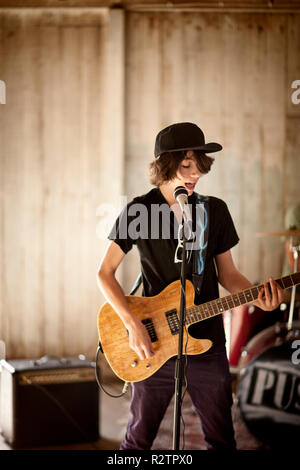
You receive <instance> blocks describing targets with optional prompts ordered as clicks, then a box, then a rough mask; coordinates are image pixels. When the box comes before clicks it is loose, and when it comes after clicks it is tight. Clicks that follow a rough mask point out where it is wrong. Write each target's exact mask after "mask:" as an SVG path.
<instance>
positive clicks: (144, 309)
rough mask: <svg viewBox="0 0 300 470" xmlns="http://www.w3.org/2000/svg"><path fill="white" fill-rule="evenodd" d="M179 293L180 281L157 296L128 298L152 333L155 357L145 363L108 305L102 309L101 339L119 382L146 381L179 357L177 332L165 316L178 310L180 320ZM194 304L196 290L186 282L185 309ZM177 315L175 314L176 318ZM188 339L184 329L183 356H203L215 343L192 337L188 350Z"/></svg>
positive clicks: (120, 321) (99, 329)
mask: <svg viewBox="0 0 300 470" xmlns="http://www.w3.org/2000/svg"><path fill="white" fill-rule="evenodd" d="M180 291H181V287H180V281H175V282H172V283H171V284H170V285H169V286H167V287H166V288H165V289H164V290H163V291H162V292H161V293H160V294H158V295H156V296H154V297H138V296H130V295H129V296H126V299H127V302H128V304H129V306H130V309H131V311H132V312H133V313H134V314H135V315H136V316H137V317H138V318H139V319H140V320H141V321H143V322H145V323H148V328H149V330H151V335H152V334H153V338H152V339H153V341H152V347H153V349H154V351H155V354H154V356H152V357H151V358H149V359H144V360H141V359H139V357H138V355H137V354H136V353H135V352H134V351H133V350H132V349H130V347H129V339H128V334H127V330H126V328H125V326H124V324H123V322H122V320H121V319H120V317H119V316H118V315H117V313H116V312H115V311H114V310H113V308H112V307H111V305H110V304H109V303H108V302H106V303H105V304H104V305H103V306H102V308H101V309H100V311H99V313H98V333H99V339H100V343H101V346H102V349H103V352H104V355H105V357H106V359H107V361H108V363H109V365H110V367H111V368H112V370H113V371H114V373H115V374H116V375H117V376H118V377H119V378H120V379H122V380H124V381H126V382H139V381H141V380H144V379H147V378H148V377H150V376H151V375H153V374H154V373H155V372H156V371H157V370H158V369H160V367H161V366H162V365H163V364H164V363H165V362H166V361H167V360H168V359H170V358H171V357H172V356H177V351H178V334H177V333H174V331H173V333H172V328H171V327H170V320H169V321H168V315H166V313H167V312H171V311H174V310H176V312H177V316H178V318H179V316H180ZM193 305H194V287H193V284H192V283H191V282H190V281H188V280H187V281H186V309H187V308H188V307H192V306H193ZM176 312H174V314H175V315H176ZM174 314H173V315H174ZM173 318H174V317H173ZM171 326H172V324H171ZM149 330H148V331H149ZM151 335H150V337H151ZM186 340H187V335H186V331H185V330H184V338H183V353H184V354H185V353H186V354H202V353H204V352H206V351H207V350H208V349H210V347H211V346H212V342H211V341H210V340H208V339H194V338H193V337H192V336H190V335H189V337H188V343H187V349H186V350H185V344H186Z"/></svg>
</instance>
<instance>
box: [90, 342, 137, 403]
mask: <svg viewBox="0 0 300 470" xmlns="http://www.w3.org/2000/svg"><path fill="white" fill-rule="evenodd" d="M100 352H102V348H101V344H100V342H99V345H98V348H97V352H96V367H95V376H96V382H97V384H98V387H99V388H101V390H103V392H104V393H106V395H108V396H109V397H111V398H121V397H122V396H123V395H125V393H126V392H127V389H128V385H129V382H124V385H123V390H122V393H120V394H119V395H112V394H111V393H110V392H108V391H107V390H105V388H104V387H103V385H102V383H101V368H100V365H99V353H100Z"/></svg>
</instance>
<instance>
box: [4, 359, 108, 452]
mask: <svg viewBox="0 0 300 470" xmlns="http://www.w3.org/2000/svg"><path fill="white" fill-rule="evenodd" d="M1 366H2V367H1V369H2V372H1V382H0V384H1V388H0V428H1V430H2V434H3V436H4V438H5V440H6V441H7V442H8V443H9V444H10V445H11V446H12V448H14V449H20V448H28V447H39V446H45V445H46V446H48V445H49V446H51V445H56V444H58V445H61V444H70V443H76V442H89V441H95V440H97V439H98V438H99V390H98V386H97V383H96V379H95V363H93V362H91V361H89V360H87V359H86V358H85V357H84V356H78V357H65V358H57V357H49V356H44V357H42V358H41V359H32V360H30V359H26V360H10V361H5V360H2V361H1Z"/></svg>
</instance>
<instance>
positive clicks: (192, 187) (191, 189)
mask: <svg viewBox="0 0 300 470" xmlns="http://www.w3.org/2000/svg"><path fill="white" fill-rule="evenodd" d="M184 185H185V187H186V189H187V190H188V191H194V189H195V186H196V183H184Z"/></svg>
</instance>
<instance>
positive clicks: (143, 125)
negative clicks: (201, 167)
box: [0, 9, 300, 357]
mask: <svg viewBox="0 0 300 470" xmlns="http://www.w3.org/2000/svg"><path fill="white" fill-rule="evenodd" d="M0 28H1V36H0V53H1V55H0V57H1V59H0V79H1V80H4V81H5V83H6V87H7V102H6V104H5V105H0V106H1V107H0V138H1V141H0V152H1V201H0V214H1V216H0V237H1V238H0V250H1V251H0V252H1V268H0V272H1V283H0V293H1V301H0V308H1V317H0V339H3V340H4V341H5V342H6V345H7V354H8V356H9V357H30V356H40V355H42V354H56V355H63V354H64V355H66V354H77V353H86V354H89V355H91V354H94V350H95V347H96V345H97V332H96V313H97V310H98V307H99V305H100V304H101V302H102V301H103V298H102V296H101V294H100V293H99V292H98V289H97V286H96V277H95V273H96V270H97V265H98V263H99V260H100V257H101V256H102V253H103V250H104V249H105V246H106V242H105V241H104V240H102V239H101V237H98V238H97V236H96V227H97V230H98V233H99V230H100V231H101V222H102V221H103V220H104V218H103V214H104V212H105V207H106V206H104V204H105V203H110V202H111V200H113V202H114V204H115V205H117V203H120V201H122V200H121V198H120V196H121V195H127V196H128V197H129V198H130V197H132V196H133V195H137V194H140V193H144V192H146V191H147V190H148V189H149V188H150V186H149V183H148V181H147V169H148V163H149V162H150V161H151V159H152V154H153V146H154V139H155V135H156V133H157V132H158V131H159V130H160V129H161V128H162V127H163V126H165V125H168V124H169V123H171V122H174V121H180V120H191V121H195V122H197V123H198V124H199V125H200V126H201V127H202V128H203V130H204V131H205V134H206V137H207V140H215V141H219V142H220V143H222V144H223V146H224V151H223V152H222V154H220V155H217V156H216V162H215V165H214V167H213V170H212V172H211V173H210V174H209V175H207V176H205V177H204V178H203V180H201V182H200V184H199V188H198V190H199V192H203V193H206V194H212V195H216V196H218V197H221V198H223V199H224V200H225V201H226V202H227V203H228V205H229V207H230V209H231V212H232V215H233V218H234V220H235V223H236V226H237V229H238V232H239V234H240V238H241V242H240V244H239V246H238V247H237V248H235V249H234V257H235V259H236V261H237V264H238V266H239V268H240V269H241V270H242V271H243V272H244V273H245V274H246V275H247V276H248V277H249V278H250V280H252V281H255V280H257V279H263V278H265V277H266V276H268V275H278V274H280V271H281V263H282V253H283V250H282V242H280V241H279V240H272V239H265V240H257V239H256V238H255V233H256V232H258V231H275V230H278V229H281V228H283V219H284V213H285V210H286V208H287V207H289V206H290V205H291V204H294V203H296V202H298V201H299V196H300V195H299V176H300V175H299V148H300V146H299V144H300V141H299V139H300V137H299V135H300V132H299V129H300V105H299V106H296V105H294V104H292V102H291V94H292V89H291V83H292V81H293V80H295V79H300V57H299V47H300V17H299V15H277V14H276V15H271V14H270V15H268V14H234V13H231V14H229V13H228V14H217V13H216V14H211V13H200V12H199V13H194V12H193V13H180V12H176V13H134V12H127V13H126V14H124V12H122V11H113V12H109V11H107V10H97V9H50V10H46V9H45V10H30V9H29V10H19V9H16V10H2V11H1V10H0ZM123 28H125V31H126V34H125V35H124V34H123ZM124 53H125V54H124ZM116 210H118V209H117V208H116ZM96 214H97V217H96ZM97 224H98V225H97ZM137 273H138V264H137V254H136V253H130V254H129V255H128V259H126V261H125V271H124V273H123V276H122V273H120V279H121V280H122V282H123V286H124V288H125V290H126V291H127V290H128V289H129V288H130V286H131V284H132V282H133V281H134V279H135V275H136V274H137Z"/></svg>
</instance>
